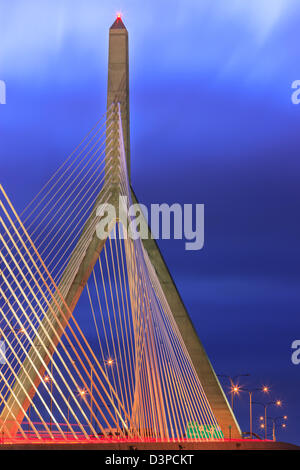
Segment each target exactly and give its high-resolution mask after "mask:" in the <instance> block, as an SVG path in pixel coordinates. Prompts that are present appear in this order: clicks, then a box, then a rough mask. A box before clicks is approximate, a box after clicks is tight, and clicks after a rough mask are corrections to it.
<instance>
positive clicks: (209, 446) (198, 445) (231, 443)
mask: <svg viewBox="0 0 300 470" xmlns="http://www.w3.org/2000/svg"><path fill="white" fill-rule="evenodd" d="M1 450H107V451H118V450H120V451H139V450H141V451H199V450H210V451H211V450H230V451H232V450H246V451H247V450H263V451H264V450H300V447H299V446H296V445H294V444H288V443H285V442H273V441H259V440H251V439H236V440H224V441H219V442H217V441H206V442H134V441H132V442H128V441H127V442H124V441H123V442H101V443H99V442H94V443H90V442H81V443H78V444H74V443H66V444H63V443H61V444H58V443H55V444H48V443H47V444H45V443H42V444H38V443H32V444H30V443H19V444H5V443H4V444H0V451H1Z"/></svg>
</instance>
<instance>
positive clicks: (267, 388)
mask: <svg viewBox="0 0 300 470" xmlns="http://www.w3.org/2000/svg"><path fill="white" fill-rule="evenodd" d="M243 390H244V391H245V392H248V393H249V408H250V436H251V437H252V395H253V393H254V392H263V393H269V391H270V389H269V387H267V386H266V385H263V386H262V387H261V388H252V389H247V388H244V389H243Z"/></svg>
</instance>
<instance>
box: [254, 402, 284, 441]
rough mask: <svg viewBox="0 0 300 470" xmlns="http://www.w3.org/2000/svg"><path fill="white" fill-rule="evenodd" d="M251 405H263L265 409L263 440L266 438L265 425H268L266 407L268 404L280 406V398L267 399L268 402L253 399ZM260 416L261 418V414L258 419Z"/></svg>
mask: <svg viewBox="0 0 300 470" xmlns="http://www.w3.org/2000/svg"><path fill="white" fill-rule="evenodd" d="M253 405H261V406H263V407H264V409H265V419H264V429H265V440H267V427H268V423H267V408H268V406H270V405H276V406H282V402H281V400H276V401H269V402H268V403H261V402H257V401H254V402H253ZM261 418H262V416H261V417H260V419H261Z"/></svg>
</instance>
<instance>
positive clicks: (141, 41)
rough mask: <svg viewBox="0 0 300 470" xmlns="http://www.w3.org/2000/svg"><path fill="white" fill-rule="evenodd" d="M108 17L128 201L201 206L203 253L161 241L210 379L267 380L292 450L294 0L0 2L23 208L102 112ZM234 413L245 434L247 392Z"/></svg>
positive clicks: (0, 38) (1, 57)
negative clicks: (120, 95) (114, 44)
mask: <svg viewBox="0 0 300 470" xmlns="http://www.w3.org/2000/svg"><path fill="white" fill-rule="evenodd" d="M118 11H121V12H122V13H123V18H124V22H125V24H126V26H127V29H128V31H129V35H130V36H129V38H130V74H131V76H130V105H131V160H132V183H133V186H134V188H135V191H136V193H137V195H138V197H139V199H140V201H141V202H143V203H145V204H150V203H152V202H156V203H160V202H169V203H173V202H179V203H191V202H192V203H204V204H205V246H204V249H203V250H201V251H199V252H197V253H195V252H193V253H192V252H186V251H185V250H184V242H183V241H182V242H181V241H170V242H169V241H163V242H161V243H160V247H161V249H162V251H163V254H164V256H165V258H166V260H167V263H168V266H169V268H170V270H171V272H172V274H173V276H174V279H175V281H176V283H177V285H178V288H179V290H180V292H181V295H182V297H183V299H184V301H185V303H186V305H187V307H188V309H189V312H190V314H191V317H192V319H193V322H194V324H195V326H196V328H197V331H198V332H199V335H200V337H201V339H202V340H203V343H204V345H205V347H206V350H207V352H208V354H209V356H210V358H211V360H212V362H213V364H214V367H215V370H216V372H217V373H219V374H230V375H235V374H238V373H250V374H251V378H249V380H248V384H249V385H250V384H252V385H253V386H257V385H260V384H261V383H268V384H270V386H271V387H272V389H273V390H274V393H273V395H272V397H274V398H277V397H279V398H281V399H282V400H283V401H284V402H285V403H286V407H285V409H284V413H286V414H288V416H289V426H288V430H287V431H286V432H285V433H281V434H280V435H279V437H280V438H282V439H284V440H289V441H292V442H297V443H298V444H300V434H299V425H298V423H299V420H300V406H299V388H300V366H298V367H297V366H294V365H292V363H291V359H290V357H291V349H290V345H291V343H292V341H293V340H294V339H299V336H300V324H299V323H300V322H299V301H300V293H299V261H300V253H299V235H300V224H299V169H300V168H299V167H300V163H299V162H300V160H299V151H300V138H299V125H300V105H299V106H295V105H293V104H292V102H291V93H292V90H291V84H292V82H293V81H294V80H297V79H300V66H299V63H300V49H299V39H300V38H299V19H300V7H299V3H298V2H297V1H296V0H294V1H292V0H272V1H270V0H244V1H243V2H241V1H239V0H235V1H234V0H216V1H214V2H211V1H210V0H202V1H199V0H198V1H192V0H184V1H183V0H181V1H174V0H173V1H172V2H171V1H169V0H166V1H164V2H161V1H157V0H152V1H151V2H140V1H137V0H133V1H126V2H124V1H121V0H119V1H118V2H115V1H109V2H108V1H107V2H99V1H94V0H87V1H85V2H83V1H78V0H68V1H63V0H59V1H58V0H51V1H48V0H41V1H37V0H35V1H33V0H26V1H25V0H15V1H14V2H6V1H4V0H0V43H1V51H0V79H1V80H5V82H6V86H7V104H6V105H4V106H2V105H1V106H0V141H1V146H0V165H1V182H2V184H3V185H4V187H5V189H6V191H7V192H8V194H9V196H10V197H11V199H12V201H13V203H14V204H15V206H16V208H17V209H18V210H19V211H21V210H22V208H23V207H24V206H25V205H26V203H27V202H29V201H30V200H31V199H32V198H33V197H34V195H35V194H36V193H37V192H38V190H39V189H40V188H41V186H42V184H43V183H44V182H45V181H46V180H47V179H48V178H49V176H51V174H52V173H53V172H54V171H55V169H56V168H57V167H58V166H59V165H60V163H61V162H62V161H63V160H64V159H65V157H66V156H67V155H68V154H69V153H70V151H71V150H72V149H73V148H74V147H75V146H76V145H77V143H78V142H79V141H80V140H81V138H82V137H83V136H84V135H85V134H86V133H87V131H88V130H89V129H90V128H91V127H92V126H93V124H94V123H95V122H96V121H97V119H98V118H99V116H100V115H102V113H103V112H104V110H105V102H106V79H107V46H108V28H109V26H110V25H111V23H112V22H113V21H114V18H115V14H116V12H118ZM257 399H259V397H257ZM255 413H256V414H255V418H254V420H255V419H256V418H257V416H258V415H259V413H260V412H259V410H257V411H256V412H255ZM270 415H274V416H275V415H278V412H277V411H276V410H273V411H271V410H270ZM237 416H238V418H239V420H240V423H241V426H242V428H243V429H245V430H247V429H248V427H249V425H248V408H247V398H246V396H245V395H242V396H241V398H240V399H239V401H238V403H237ZM256 422H257V421H255V423H256ZM255 425H256V424H254V426H255Z"/></svg>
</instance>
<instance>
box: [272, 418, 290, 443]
mask: <svg viewBox="0 0 300 470" xmlns="http://www.w3.org/2000/svg"><path fill="white" fill-rule="evenodd" d="M268 419H269V420H271V421H272V436H273V441H276V435H275V430H276V425H278V421H282V420H284V421H286V420H287V416H286V415H284V416H277V417H276V418H271V417H270V418H268ZM281 427H282V428H286V423H285V422H283V423H282V422H281Z"/></svg>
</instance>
